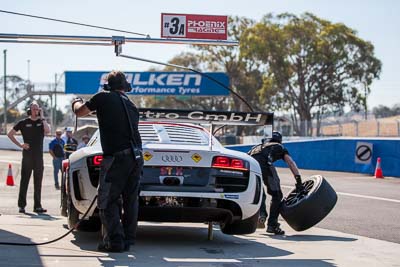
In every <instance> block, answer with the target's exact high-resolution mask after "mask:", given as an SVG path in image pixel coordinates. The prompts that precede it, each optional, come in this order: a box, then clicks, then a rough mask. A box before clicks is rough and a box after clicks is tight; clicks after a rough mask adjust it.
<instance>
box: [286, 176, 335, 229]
mask: <svg viewBox="0 0 400 267" xmlns="http://www.w3.org/2000/svg"><path fill="white" fill-rule="evenodd" d="M303 187H304V190H303V191H302V192H300V193H298V192H297V191H296V189H293V190H292V191H291V192H290V193H289V194H288V195H287V197H285V198H284V199H283V201H282V207H281V211H280V213H281V215H282V217H283V218H284V219H285V220H286V222H287V223H288V224H289V225H290V226H291V227H292V228H293V229H294V230H296V231H304V230H307V229H308V228H310V227H312V226H314V225H316V224H317V223H319V222H320V221H321V220H322V219H323V218H325V217H326V216H327V215H328V214H329V212H330V211H331V210H332V209H333V207H334V206H335V204H336V202H337V195H336V192H335V190H334V189H333V188H332V187H331V186H330V185H329V183H328V182H327V181H326V180H325V179H324V177H322V176H321V175H314V176H311V177H310V178H309V179H307V180H305V181H303Z"/></svg>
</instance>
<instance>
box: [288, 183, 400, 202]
mask: <svg viewBox="0 0 400 267" xmlns="http://www.w3.org/2000/svg"><path fill="white" fill-rule="evenodd" d="M282 187H284V188H289V189H293V186H287V185H282ZM336 194H338V195H341V196H348V197H358V198H366V199H374V200H382V201H388V202H394V203H400V200H397V199H391V198H384V197H373V196H366V195H359V194H350V193H342V192H336Z"/></svg>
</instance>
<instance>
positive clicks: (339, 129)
mask: <svg viewBox="0 0 400 267" xmlns="http://www.w3.org/2000/svg"><path fill="white" fill-rule="evenodd" d="M303 125H305V128H306V129H309V130H308V131H306V134H304V135H303V136H310V137H324V136H325V137H329V136H348V137H399V136H400V116H394V117H390V118H379V119H377V118H373V116H372V115H371V116H369V118H368V119H367V120H363V119H358V118H348V117H336V118H327V119H324V120H321V122H320V123H319V126H318V124H317V122H316V121H307V122H304V123H303ZM275 129H276V130H278V131H281V132H282V134H283V135H284V136H296V135H301V134H298V133H297V132H296V130H295V129H296V127H295V125H294V124H293V122H292V121H290V120H284V121H283V120H281V121H280V122H278V123H275Z"/></svg>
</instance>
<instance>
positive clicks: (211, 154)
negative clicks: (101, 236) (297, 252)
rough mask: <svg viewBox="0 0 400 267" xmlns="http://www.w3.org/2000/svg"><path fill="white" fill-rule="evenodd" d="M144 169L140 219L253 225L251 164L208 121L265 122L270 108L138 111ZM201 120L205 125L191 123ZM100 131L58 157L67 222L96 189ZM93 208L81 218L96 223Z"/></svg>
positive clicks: (255, 202) (229, 229) (241, 228)
mask: <svg viewBox="0 0 400 267" xmlns="http://www.w3.org/2000/svg"><path fill="white" fill-rule="evenodd" d="M140 113H141V121H140V123H139V131H140V134H141V138H142V142H143V159H144V168H143V175H142V178H141V181H140V183H141V187H140V198H139V220H141V221H156V222H198V223H203V222H218V223H219V224H220V228H221V231H222V232H223V233H225V234H250V233H253V232H254V231H255V230H256V227H257V220H258V215H259V208H260V204H261V193H262V190H263V185H262V176H261V170H260V166H259V164H258V162H257V161H256V160H254V159H253V158H252V157H251V156H249V155H247V154H246V153H243V152H238V151H234V150H230V149H227V148H224V147H223V146H222V145H221V143H220V142H219V141H218V140H217V139H216V138H215V137H214V136H213V134H212V132H213V126H214V125H229V124H235V125H269V126H271V125H272V121H273V114H272V113H246V112H216V111H212V112H211V111H207V112H206V111H176V110H157V109H147V110H143V109H141V110H140ZM193 122H195V123H206V124H208V125H209V128H205V127H203V126H200V125H197V124H194V123H193ZM101 160H102V148H101V144H100V133H99V131H97V132H96V133H95V134H94V135H93V136H92V138H91V140H90V141H89V143H88V145H87V147H85V148H82V149H80V150H78V151H76V152H74V153H73V154H72V155H71V156H70V157H69V159H68V160H65V161H64V162H63V181H62V190H61V214H62V215H63V216H66V217H67V219H68V225H69V227H73V226H74V225H75V224H76V223H77V222H78V220H79V219H80V218H81V217H82V214H84V213H85V212H87V210H88V209H89V206H90V204H91V202H92V200H93V199H94V197H95V196H96V194H97V186H98V181H99V170H100V164H101ZM97 213H98V211H97V208H96V207H92V208H91V209H90V210H89V211H88V216H86V217H87V218H88V219H87V220H84V221H83V222H84V224H85V223H86V224H87V225H90V227H92V228H97V229H98V228H99V227H100V222H99V219H98V216H97Z"/></svg>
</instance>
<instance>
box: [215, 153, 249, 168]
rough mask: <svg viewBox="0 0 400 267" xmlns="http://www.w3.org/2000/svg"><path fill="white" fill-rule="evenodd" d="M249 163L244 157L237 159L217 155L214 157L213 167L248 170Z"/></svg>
mask: <svg viewBox="0 0 400 267" xmlns="http://www.w3.org/2000/svg"><path fill="white" fill-rule="evenodd" d="M247 165H248V164H247V162H246V161H244V160H242V159H235V158H230V157H225V156H216V157H214V158H213V162H212V166H211V167H213V168H223V169H234V170H242V171H247V170H248V167H247Z"/></svg>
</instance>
